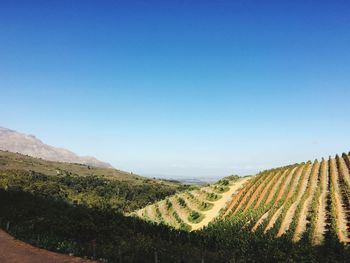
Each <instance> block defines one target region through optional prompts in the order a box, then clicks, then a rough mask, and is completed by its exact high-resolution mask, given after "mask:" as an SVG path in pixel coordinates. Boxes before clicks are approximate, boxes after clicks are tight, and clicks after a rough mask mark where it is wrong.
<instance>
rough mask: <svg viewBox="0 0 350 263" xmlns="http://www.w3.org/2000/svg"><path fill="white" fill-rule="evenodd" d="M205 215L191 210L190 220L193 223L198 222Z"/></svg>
mask: <svg viewBox="0 0 350 263" xmlns="http://www.w3.org/2000/svg"><path fill="white" fill-rule="evenodd" d="M203 218H204V216H203V215H202V214H201V213H199V212H197V211H191V212H190V214H189V215H188V218H187V219H188V221H190V222H191V223H194V224H197V223H199V222H201V221H202V220H203Z"/></svg>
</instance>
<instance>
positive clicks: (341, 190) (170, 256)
mask: <svg viewBox="0 0 350 263" xmlns="http://www.w3.org/2000/svg"><path fill="white" fill-rule="evenodd" d="M0 156H1V158H0V168H1V169H0V227H1V228H2V229H3V230H5V231H6V232H7V233H9V234H10V235H12V236H13V237H15V238H17V239H19V240H22V241H25V242H26V243H29V244H32V245H34V246H36V247H40V248H45V249H48V250H51V251H55V252H60V253H64V254H71V255H75V256H79V257H81V258H89V259H99V260H102V261H103V262H130V263H131V262H156V259H157V260H158V262H189V263H195V262H203V261H204V262H213V263H216V262H217V263H222V262H349V259H350V250H349V246H348V245H347V242H348V240H347V238H348V229H347V227H348V221H349V220H348V217H347V213H348V210H347V207H348V205H349V203H348V202H346V199H345V198H347V197H348V196H349V195H348V193H349V192H348V190H349V181H350V180H349V155H345V154H344V155H343V156H342V157H336V158H333V159H330V160H327V161H326V160H322V161H321V162H317V161H315V162H313V163H311V162H307V163H301V164H294V165H290V166H286V167H281V168H276V169H272V170H267V171H263V172H261V173H259V174H258V175H256V176H254V177H245V178H239V177H234V176H231V177H227V178H223V179H222V180H220V181H219V182H217V183H216V184H213V185H209V186H206V187H202V188H199V187H193V186H192V187H190V188H188V187H186V186H182V185H178V184H176V183H172V182H167V181H163V182H162V181H158V180H150V179H146V178H143V177H140V176H135V175H132V174H128V173H124V172H120V171H118V170H113V169H103V168H91V167H88V166H85V165H78V164H66V163H56V162H49V161H44V160H40V159H35V158H32V157H28V156H24V155H20V154H14V153H8V152H0ZM104 171H114V172H113V173H111V174H108V175H107V174H106V175H104V174H103V173H104ZM44 172H46V173H44ZM167 200H168V201H167ZM164 204H165V205H164ZM133 211H134V212H133ZM126 215H127V216H126ZM130 215H134V216H130ZM136 215H138V216H136ZM145 219H146V220H145ZM159 223H161V224H159ZM189 230H198V231H189ZM4 245H5V243H4V242H1V243H0V249H1V248H3V246H4ZM94 247H95V248H94ZM5 249H6V248H5Z"/></svg>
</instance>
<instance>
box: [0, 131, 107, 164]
mask: <svg viewBox="0 0 350 263" xmlns="http://www.w3.org/2000/svg"><path fill="white" fill-rule="evenodd" d="M0 150H3V151H9V152H18V153H21V154H26V155H30V156H32V157H36V158H42V159H45V160H49V161H56V162H67V163H80V164H86V165H90V166H94V167H102V168H113V166H112V165H110V164H109V163H105V162H101V161H99V160H97V159H96V158H95V157H92V156H78V155H77V154H75V153H73V152H71V151H69V150H66V149H63V148H56V147H53V146H50V145H47V144H45V143H43V142H42V141H40V140H39V139H38V138H36V137H35V136H34V135H27V134H23V133H19V132H17V131H14V130H10V129H7V128H2V127H0Z"/></svg>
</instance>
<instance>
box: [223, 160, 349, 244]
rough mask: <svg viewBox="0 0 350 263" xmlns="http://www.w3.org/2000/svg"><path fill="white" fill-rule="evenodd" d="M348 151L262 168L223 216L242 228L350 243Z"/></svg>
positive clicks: (316, 241) (296, 238)
mask: <svg viewBox="0 0 350 263" xmlns="http://www.w3.org/2000/svg"><path fill="white" fill-rule="evenodd" d="M349 172H350V158H349V154H343V155H342V156H338V155H337V156H336V157H335V158H329V159H328V160H324V159H322V160H321V161H320V162H319V161H317V160H315V161H314V162H310V161H309V162H307V163H301V164H295V165H290V166H287V167H283V168H278V169H273V170H268V171H264V172H262V173H260V174H258V175H257V176H255V177H254V178H253V179H252V180H250V181H249V182H248V183H247V184H246V185H245V186H244V187H243V188H242V189H241V190H240V191H239V192H238V193H237V194H236V195H235V196H234V198H233V199H232V201H231V203H230V204H229V206H227V208H226V210H225V212H224V213H223V215H222V218H223V219H225V220H226V221H230V222H231V223H234V224H237V225H241V226H242V227H243V228H244V229H246V230H249V231H252V232H256V233H263V234H265V235H267V236H270V237H282V236H283V237H286V238H288V239H290V240H292V241H294V242H297V241H301V240H307V241H308V242H309V243H311V244H313V245H320V244H323V243H324V242H325V240H326V239H331V238H332V237H333V236H334V238H337V239H338V240H339V241H340V242H342V243H349V242H350V175H349Z"/></svg>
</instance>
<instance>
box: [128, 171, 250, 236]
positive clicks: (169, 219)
mask: <svg viewBox="0 0 350 263" xmlns="http://www.w3.org/2000/svg"><path fill="white" fill-rule="evenodd" d="M249 179H250V177H243V178H238V177H233V178H227V179H223V180H220V181H219V182H217V183H216V184H212V185H209V186H205V187H202V188H198V189H193V190H187V191H185V192H181V193H178V194H176V195H173V196H170V197H167V198H166V199H165V200H162V201H160V202H157V203H155V204H151V205H148V206H146V207H144V208H142V209H139V210H138V211H136V212H135V213H134V214H133V215H136V216H138V217H140V218H143V219H145V220H147V221H151V222H155V223H162V224H165V225H168V226H171V227H174V228H177V229H183V230H198V229H201V228H203V227H204V226H206V225H208V224H209V222H211V221H212V220H214V219H215V218H216V217H218V216H219V214H220V211H221V209H223V208H224V207H225V206H226V204H227V202H229V201H230V200H231V199H232V196H233V195H234V194H235V193H236V191H237V190H238V189H240V188H241V187H242V186H243V185H244V184H245V183H246V182H247V181H248V180H249Z"/></svg>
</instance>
